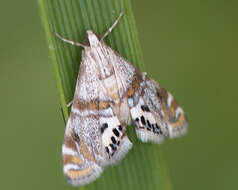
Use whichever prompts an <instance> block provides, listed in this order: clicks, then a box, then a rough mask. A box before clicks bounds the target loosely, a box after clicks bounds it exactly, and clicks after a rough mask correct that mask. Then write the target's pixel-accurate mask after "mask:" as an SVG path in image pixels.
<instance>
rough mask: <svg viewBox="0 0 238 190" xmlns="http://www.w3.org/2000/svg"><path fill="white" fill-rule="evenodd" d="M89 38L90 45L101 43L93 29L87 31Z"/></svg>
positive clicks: (94, 45) (95, 45)
mask: <svg viewBox="0 0 238 190" xmlns="http://www.w3.org/2000/svg"><path fill="white" fill-rule="evenodd" d="M87 38H88V43H89V46H90V47H97V46H98V44H99V43H100V41H99V39H98V37H97V36H96V34H94V33H93V31H91V30H88V31H87Z"/></svg>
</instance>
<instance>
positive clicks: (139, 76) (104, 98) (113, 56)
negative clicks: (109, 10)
mask: <svg viewBox="0 0 238 190" xmlns="http://www.w3.org/2000/svg"><path fill="white" fill-rule="evenodd" d="M122 15H123V13H122V12H121V13H120V15H119V17H118V18H117V19H116V21H115V22H114V23H113V25H112V26H111V27H110V28H109V29H108V30H107V32H106V33H105V34H104V35H103V37H102V38H100V37H98V36H97V35H96V34H95V33H94V32H92V31H91V30H88V31H87V37H86V41H87V42H88V43H87V44H81V43H78V42H74V41H71V40H67V39H65V38H63V37H61V36H60V35H59V34H57V33H56V35H57V36H58V37H59V38H60V39H61V40H63V41H65V42H67V43H70V44H72V45H76V46H81V47H83V51H82V60H81V64H80V70H79V74H78V78H77V83H76V87H75V94H74V98H73V101H72V107H71V113H70V117H69V119H68V122H67V125H66V130H65V136H64V143H63V148H62V154H63V170H64V174H65V175H66V177H67V179H68V181H69V183H71V184H72V185H78V186H80V185H85V184H88V183H90V182H92V181H94V180H95V179H96V178H97V177H99V176H100V174H101V173H102V171H103V170H104V168H105V167H106V166H108V165H112V164H116V163H118V161H119V160H121V159H122V158H123V157H124V156H125V154H126V153H127V152H128V151H129V150H130V148H131V147H132V143H131V142H130V140H129V139H128V137H127V135H126V127H127V126H128V125H129V124H130V123H131V120H132V121H133V123H134V125H135V129H136V133H137V136H138V138H139V139H141V140H142V141H143V142H147V141H153V142H156V143H160V142H162V141H163V139H164V138H165V137H167V136H170V137H175V136H180V135H182V134H184V133H185V132H186V129H187V121H186V116H185V114H184V112H183V110H182V108H181V107H179V106H178V104H177V103H176V101H175V100H174V98H173V96H172V95H171V94H170V93H168V92H167V91H166V90H165V89H163V88H161V87H160V85H159V84H158V83H157V82H155V81H153V80H151V79H149V78H148V77H147V76H146V74H145V73H141V72H139V71H138V70H137V69H136V68H135V67H134V66H133V65H132V64H130V63H129V62H128V61H127V60H126V59H124V58H123V57H122V56H120V55H119V54H118V53H117V52H115V51H114V50H113V49H111V48H110V47H109V46H108V45H106V44H105V43H104V41H103V40H104V38H105V37H106V36H107V35H108V34H109V33H110V32H111V31H112V29H113V28H114V27H115V26H116V24H117V23H118V22H119V20H120V18H121V17H122Z"/></svg>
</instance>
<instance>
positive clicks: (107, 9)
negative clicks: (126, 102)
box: [39, 0, 171, 190]
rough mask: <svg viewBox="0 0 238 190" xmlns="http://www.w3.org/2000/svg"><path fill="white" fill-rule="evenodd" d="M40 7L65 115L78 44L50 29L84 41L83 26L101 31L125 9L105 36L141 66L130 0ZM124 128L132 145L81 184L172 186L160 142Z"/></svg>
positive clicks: (47, 1)
mask: <svg viewBox="0 0 238 190" xmlns="http://www.w3.org/2000/svg"><path fill="white" fill-rule="evenodd" d="M39 7H40V10H41V16H42V20H43V25H44V28H45V31H46V34H47V39H48V43H49V49H50V54H51V58H52V62H53V64H54V69H55V72H56V79H57V85H58V89H59V93H60V98H61V105H62V108H63V113H64V116H65V118H66V119H67V118H68V114H69V110H68V108H67V107H66V104H67V103H68V102H70V101H71V100H72V98H73V95H74V88H75V84H76V79H77V74H78V69H79V64H80V60H81V48H80V47H75V46H71V45H69V44H67V43H64V42H62V41H61V40H59V39H58V38H56V36H55V35H54V33H53V32H57V33H59V34H61V35H62V36H64V37H65V38H67V39H71V40H74V41H77V42H84V38H85V35H86V30H88V29H92V30H93V31H94V32H96V33H98V34H100V35H101V36H102V35H103V34H104V32H105V31H106V30H107V29H108V28H109V26H110V25H111V24H112V23H113V22H114V20H115V18H116V17H117V16H118V15H119V13H120V11H122V10H123V11H124V12H125V15H124V16H123V18H122V19H121V20H120V22H119V24H118V25H117V26H116V28H115V29H114V30H113V31H112V33H110V35H109V36H108V37H107V38H106V39H105V41H106V43H107V44H108V45H110V46H111V47H112V48H113V49H115V50H116V51H118V52H119V53H120V55H122V56H123V57H125V58H127V59H128V60H129V61H130V62H131V63H133V64H134V65H135V66H136V67H138V68H140V69H143V59H142V53H141V48H140V45H139V41H138V37H137V32H136V26H135V21H134V17H133V13H132V8H131V2H130V0H39ZM128 133H129V134H128V136H129V138H130V139H131V141H132V142H133V144H134V146H133V149H132V150H131V151H130V152H129V153H128V155H126V157H125V159H123V161H122V162H121V163H120V164H119V165H117V166H115V167H108V168H107V169H106V170H105V171H104V173H103V174H102V176H101V177H100V178H99V179H98V180H96V181H95V182H94V183H92V184H90V185H87V186H85V187H83V188H81V189H85V190H92V189H113V190H120V189H126V190H132V189H138V190H139V189H140V190H152V189H153V190H154V189H160V190H168V189H171V185H170V182H169V178H168V176H167V172H166V165H165V163H164V161H163V159H162V154H161V152H160V151H159V146H160V145H152V144H149V143H148V144H143V143H141V142H139V141H138V140H137V138H136V137H135V132H134V130H133V128H132V127H129V132H128ZM62 180H64V179H62Z"/></svg>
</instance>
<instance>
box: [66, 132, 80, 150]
mask: <svg viewBox="0 0 238 190" xmlns="http://www.w3.org/2000/svg"><path fill="white" fill-rule="evenodd" d="M64 145H65V146H66V147H68V148H71V149H72V150H74V151H75V152H76V151H77V147H76V145H75V143H74V141H73V140H72V139H71V137H68V136H65V138H64Z"/></svg>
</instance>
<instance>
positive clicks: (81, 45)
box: [54, 32, 86, 48]
mask: <svg viewBox="0 0 238 190" xmlns="http://www.w3.org/2000/svg"><path fill="white" fill-rule="evenodd" d="M54 33H55V35H56V36H57V37H58V38H59V39H61V40H62V41H64V42H66V43H69V44H71V45H73V46H80V47H82V48H85V47H86V46H85V45H83V44H81V43H79V42H75V41H72V40H68V39H66V38H64V37H63V36H61V35H60V34H58V33H57V32H54Z"/></svg>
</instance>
